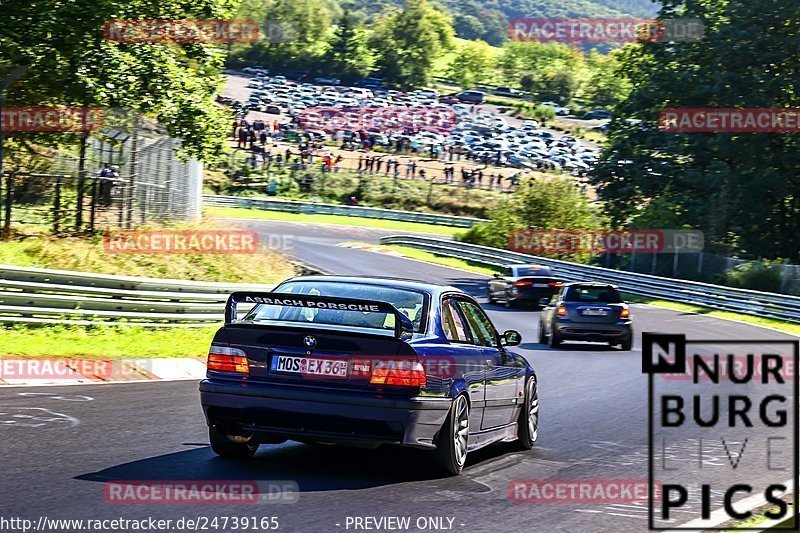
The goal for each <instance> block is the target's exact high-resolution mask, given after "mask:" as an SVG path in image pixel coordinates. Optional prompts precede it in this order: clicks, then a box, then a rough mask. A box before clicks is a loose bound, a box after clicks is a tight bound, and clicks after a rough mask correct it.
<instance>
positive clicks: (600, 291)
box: [563, 286, 622, 304]
mask: <svg viewBox="0 0 800 533" xmlns="http://www.w3.org/2000/svg"><path fill="white" fill-rule="evenodd" d="M563 300H564V301H565V302H586V303H609V304H618V303H622V300H621V299H620V297H619V293H618V292H617V290H616V289H614V288H613V287H587V286H573V287H569V288H568V289H567V291H566V293H565V294H564V298H563Z"/></svg>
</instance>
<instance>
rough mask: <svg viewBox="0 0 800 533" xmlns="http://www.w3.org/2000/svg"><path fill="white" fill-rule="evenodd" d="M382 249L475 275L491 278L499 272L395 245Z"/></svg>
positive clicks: (497, 269) (467, 262)
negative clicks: (484, 275)
mask: <svg viewBox="0 0 800 533" xmlns="http://www.w3.org/2000/svg"><path fill="white" fill-rule="evenodd" d="M383 247H384V248H389V249H390V250H394V251H396V252H400V253H401V254H403V255H404V256H405V257H408V258H409V259H418V260H420V261H425V262H427V263H433V264H435V265H442V266H446V267H452V268H458V269H461V270H468V271H470V272H475V273H477V274H486V275H488V276H491V275H492V274H494V273H496V272H500V269H499V268H492V267H489V266H485V265H481V264H479V263H474V262H472V261H465V260H463V259H457V258H455V257H442V256H440V255H435V254H432V253H430V252H426V251H424V250H418V249H417V248H409V247H407V246H395V245H383Z"/></svg>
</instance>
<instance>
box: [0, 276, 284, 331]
mask: <svg viewBox="0 0 800 533" xmlns="http://www.w3.org/2000/svg"><path fill="white" fill-rule="evenodd" d="M273 287H274V286H273V285H257V284H246V283H210V282H195V281H182V280H170V279H158V278H137V277H129V276H114V275H105V274H91V273H86V272H73V271H67V270H48V269H41V268H27V267H19V266H10V265H0V322H5V323H26V324H130V325H141V326H148V327H153V326H176V325H179V326H209V325H214V324H216V323H219V322H221V321H222V319H223V315H224V311H225V300H226V299H227V297H228V295H229V294H230V293H231V292H234V291H241V290H254V291H269V290H271V289H272V288H273Z"/></svg>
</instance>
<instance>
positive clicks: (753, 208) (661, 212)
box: [594, 0, 800, 261]
mask: <svg viewBox="0 0 800 533" xmlns="http://www.w3.org/2000/svg"><path fill="white" fill-rule="evenodd" d="M661 3H662V4H663V6H664V7H663V9H662V11H661V18H663V19H670V18H675V17H678V16H681V17H696V18H700V19H701V20H702V21H703V23H704V26H705V31H706V34H705V37H704V38H703V39H702V40H700V41H699V42H690V43H643V44H641V45H635V46H629V47H626V49H625V50H624V51H623V53H622V55H621V61H622V66H623V69H622V71H623V72H626V73H627V75H628V76H629V79H630V81H631V85H632V87H633V89H632V91H631V94H630V96H628V98H627V99H626V100H625V101H624V102H621V103H620V104H619V105H618V106H617V109H616V113H615V114H616V115H617V116H619V117H625V118H637V119H640V120H642V122H641V123H637V124H631V123H630V122H629V121H626V120H615V121H614V122H612V125H611V128H610V146H609V147H608V149H607V150H606V151H605V152H604V154H603V156H602V158H601V161H600V164H599V165H598V167H597V169H596V170H595V172H594V176H595V183H596V184H597V186H598V191H599V194H600V197H601V198H602V199H603V200H604V201H605V203H606V206H607V212H608V214H609V215H610V216H611V217H612V219H613V220H614V221H615V223H617V224H637V223H639V222H640V221H641V220H643V219H646V220H648V221H649V222H650V223H656V224H658V221H659V220H664V218H662V217H665V216H669V217H670V218H669V219H667V220H669V221H670V222H671V223H673V224H679V225H681V226H686V227H691V228H697V229H700V230H702V231H703V232H704V233H705V237H706V247H707V248H708V249H711V250H712V251H721V252H733V253H737V254H739V255H741V256H744V257H750V258H758V257H764V258H789V259H792V260H793V261H798V260H800V139H798V136H797V135H796V134H786V133H744V134H743V133H725V132H717V133H669V132H665V131H661V130H660V129H659V128H658V118H659V114H660V112H661V111H662V110H663V109H666V108H705V107H710V108H731V107H736V108H764V107H767V108H769V107H773V108H774V107H778V108H797V107H798V106H799V105H800V96H799V95H800V86H799V85H800V79H798V77H797V73H796V67H795V64H796V59H797V56H798V41H797V34H798V32H799V31H800V4H796V3H792V4H791V5H790V4H788V3H785V2H776V1H773V0H714V1H710V0H688V1H686V2H680V3H677V2H674V1H672V0H662V2H661ZM678 4H680V5H678ZM662 227H663V226H662ZM673 227H674V226H673Z"/></svg>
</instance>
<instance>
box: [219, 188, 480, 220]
mask: <svg viewBox="0 0 800 533" xmlns="http://www.w3.org/2000/svg"><path fill="white" fill-rule="evenodd" d="M203 205H206V206H212V207H244V208H248V209H263V210H267V211H284V212H288V213H305V214H314V215H340V216H348V217H364V218H380V219H384V220H397V221H401V222H419V223H423V224H435V225H438V226H453V227H458V228H471V227H472V226H474V225H475V224H477V223H478V222H483V219H480V218H472V217H457V216H451V215H439V214H434V213H417V212H414V211H395V210H390V209H380V208H377V207H361V206H349V205H337V204H322V203H314V202H296V201H293V200H277V199H266V198H249V197H243V196H215V195H204V196H203Z"/></svg>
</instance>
